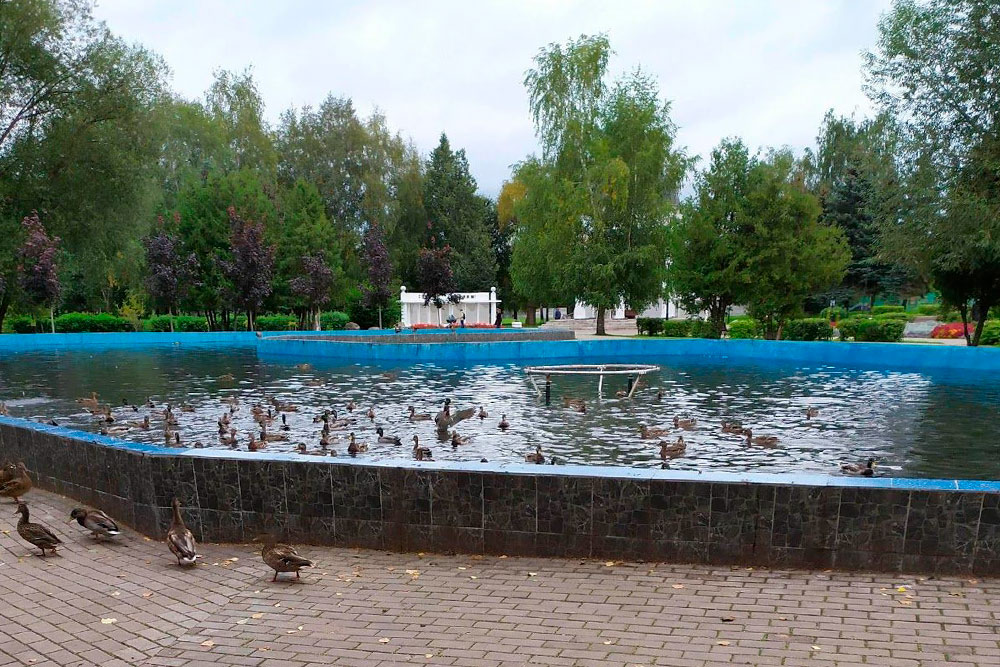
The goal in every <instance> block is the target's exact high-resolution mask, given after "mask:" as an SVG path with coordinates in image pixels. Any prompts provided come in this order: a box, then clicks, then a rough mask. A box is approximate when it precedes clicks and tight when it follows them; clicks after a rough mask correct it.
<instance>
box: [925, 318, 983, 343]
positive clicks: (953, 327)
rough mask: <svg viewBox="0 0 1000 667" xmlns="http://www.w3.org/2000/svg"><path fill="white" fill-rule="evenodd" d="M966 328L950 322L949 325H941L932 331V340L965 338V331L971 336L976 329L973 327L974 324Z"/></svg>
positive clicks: (959, 323) (960, 324)
mask: <svg viewBox="0 0 1000 667" xmlns="http://www.w3.org/2000/svg"><path fill="white" fill-rule="evenodd" d="M964 326H965V327H966V328H963V325H962V323H961V322H949V323H948V324H939V325H937V326H936V327H934V329H933V330H932V331H931V338H941V339H946V340H947V339H955V338H964V337H965V331H968V332H969V333H970V334H971V333H972V332H973V330H974V329H975V325H973V324H972V323H969V324H967V325H964Z"/></svg>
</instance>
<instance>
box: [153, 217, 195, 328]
mask: <svg viewBox="0 0 1000 667" xmlns="http://www.w3.org/2000/svg"><path fill="white" fill-rule="evenodd" d="M142 245H143V246H144V247H145V248H146V268H147V270H148V271H149V275H147V276H146V290H147V291H148V292H149V296H150V297H151V298H152V299H153V303H154V304H155V305H157V306H158V307H160V308H164V309H165V310H166V311H167V316H168V317H169V318H170V330H171V331H173V330H174V315H176V314H177V312H178V305H179V304H180V301H181V299H183V298H184V297H185V295H186V294H187V292H188V289H190V287H191V283H192V281H193V280H194V276H195V275H196V271H197V267H198V258H197V257H196V256H195V254H194V253H191V254H190V255H188V256H187V257H184V258H182V257H181V253H180V248H181V240H180V238H178V237H177V236H176V235H174V234H170V233H169V232H167V229H166V227H165V225H164V224H163V218H162V217H158V218H157V226H156V231H155V232H154V233H152V234H150V235H149V236H147V237H146V238H144V239H143V240H142Z"/></svg>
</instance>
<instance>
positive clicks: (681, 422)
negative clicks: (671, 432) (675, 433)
mask: <svg viewBox="0 0 1000 667" xmlns="http://www.w3.org/2000/svg"><path fill="white" fill-rule="evenodd" d="M697 425H698V421H697V420H695V419H681V418H680V417H678V416H677V415H674V428H680V429H684V430H685V431H690V430H691V429H693V428H694V427H695V426H697Z"/></svg>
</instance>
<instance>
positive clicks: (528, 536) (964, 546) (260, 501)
mask: <svg viewBox="0 0 1000 667" xmlns="http://www.w3.org/2000/svg"><path fill="white" fill-rule="evenodd" d="M0 458H5V459H9V460H22V461H24V462H25V464H26V465H27V466H28V469H29V470H31V471H32V473H33V476H34V477H35V479H36V483H37V484H38V486H40V487H41V488H45V489H48V490H52V491H55V492H57V493H61V494H63V495H66V496H69V497H71V498H74V499H76V500H79V501H81V502H84V503H87V504H90V505H92V506H95V507H98V508H100V509H102V510H104V511H106V512H108V513H109V514H110V515H112V516H114V517H115V518H117V519H120V520H121V521H123V522H124V523H126V524H129V525H132V526H133V527H135V528H136V530H138V531H139V532H142V533H143V534H145V535H147V536H149V537H152V538H157V539H159V538H161V537H162V536H163V534H164V532H165V531H166V527H167V525H168V524H169V518H170V511H169V505H170V500H171V498H172V497H173V496H174V495H177V496H178V497H179V498H181V500H182V503H183V504H184V506H185V518H186V520H187V521H188V523H189V526H190V527H191V529H192V531H194V532H195V535H196V537H198V539H202V540H207V541H219V542H244V541H248V540H250V539H252V538H253V537H255V536H256V535H257V534H259V533H261V532H265V531H278V532H281V533H283V534H284V535H285V536H286V537H287V538H288V539H290V540H293V541H296V542H307V543H315V544H324V545H333V546H349V547H368V548H378V549H390V550H397V551H439V552H440V551H446V552H450V551H459V552H468V553H502V554H507V555H512V556H513V555H523V556H562V557H593V558H606V559H646V560H658V561H685V562H699V563H709V564H719V565H723V564H732V565H768V566H775V567H807V568H809V567H814V568H827V567H836V568H841V569H850V570H884V571H915V572H963V573H976V574H984V575H1000V482H990V481H982V482H980V481H975V480H917V479H899V478H874V479H863V478H845V477H834V476H823V475H796V474H787V475H785V474H755V473H747V474H742V473H704V474H699V473H695V472H688V471H670V470H658V469H632V468H612V467H597V466H595V467H589V466H586V467H585V466H534V465H527V464H518V465H494V464H479V463H445V462H440V463H418V462H415V461H413V462H411V461H398V462H370V461H364V460H362V459H354V460H351V459H343V458H336V459H329V458H318V457H313V456H302V455H297V454H270V455H266V454H261V453H256V454H250V453H248V452H242V453H240V452H228V451H220V450H204V449H202V450H194V449H190V450H177V449H168V448H163V447H157V446H151V445H140V444H136V443H130V442H126V441H122V440H117V439H115V438H109V437H104V436H99V435H93V434H89V433H84V432H80V431H74V430H71V429H66V428H62V427H53V426H47V425H44V424H38V423H34V422H30V421H27V420H23V419H14V418H0ZM27 499H28V502H29V503H30V495H29V496H28V497H27Z"/></svg>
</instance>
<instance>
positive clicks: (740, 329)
mask: <svg viewBox="0 0 1000 667" xmlns="http://www.w3.org/2000/svg"><path fill="white" fill-rule="evenodd" d="M759 335H760V327H759V326H758V325H757V321H756V320H754V319H751V318H744V319H738V320H737V319H733V320H730V321H729V337H730V338H732V339H734V340H735V339H742V338H757V337H758V336H759Z"/></svg>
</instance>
